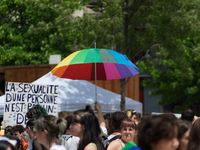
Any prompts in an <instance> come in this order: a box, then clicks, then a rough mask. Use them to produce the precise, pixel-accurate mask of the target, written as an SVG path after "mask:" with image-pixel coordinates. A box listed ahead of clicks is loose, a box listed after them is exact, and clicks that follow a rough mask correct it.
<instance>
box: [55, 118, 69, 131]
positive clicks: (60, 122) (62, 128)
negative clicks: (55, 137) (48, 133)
mask: <svg viewBox="0 0 200 150" xmlns="http://www.w3.org/2000/svg"><path fill="white" fill-rule="evenodd" d="M56 123H57V128H58V132H59V134H65V133H64V132H65V131H66V128H67V121H66V120H65V119H64V118H59V119H58V120H57V122H56Z"/></svg>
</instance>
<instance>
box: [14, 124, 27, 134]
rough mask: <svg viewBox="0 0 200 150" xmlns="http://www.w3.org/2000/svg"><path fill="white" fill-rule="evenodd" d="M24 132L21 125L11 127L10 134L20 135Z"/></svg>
mask: <svg viewBox="0 0 200 150" xmlns="http://www.w3.org/2000/svg"><path fill="white" fill-rule="evenodd" d="M25 130H26V129H25V128H24V127H23V126H22V125H15V126H13V127H12V133H13V132H17V131H19V133H20V134H21V133H22V132H24V131H25Z"/></svg>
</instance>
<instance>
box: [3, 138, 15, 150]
mask: <svg viewBox="0 0 200 150" xmlns="http://www.w3.org/2000/svg"><path fill="white" fill-rule="evenodd" d="M0 150H15V147H14V146H13V145H12V144H11V143H10V142H8V141H5V140H2V141H0Z"/></svg>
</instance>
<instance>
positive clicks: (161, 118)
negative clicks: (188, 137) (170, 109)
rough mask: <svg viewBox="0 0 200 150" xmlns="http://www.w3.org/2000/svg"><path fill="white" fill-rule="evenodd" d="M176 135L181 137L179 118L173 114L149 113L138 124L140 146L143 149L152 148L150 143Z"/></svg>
mask: <svg viewBox="0 0 200 150" xmlns="http://www.w3.org/2000/svg"><path fill="white" fill-rule="evenodd" d="M175 131H177V132H175ZM174 137H177V138H180V136H179V123H178V119H177V118H176V117H175V116H174V115H173V114H162V115H147V116H144V117H143V118H142V119H141V122H140V123H139V125H138V135H137V138H138V146H139V147H140V148H141V149H142V150H150V149H151V146H150V144H153V143H154V144H155V143H157V142H159V141H160V140H161V139H172V138H174Z"/></svg>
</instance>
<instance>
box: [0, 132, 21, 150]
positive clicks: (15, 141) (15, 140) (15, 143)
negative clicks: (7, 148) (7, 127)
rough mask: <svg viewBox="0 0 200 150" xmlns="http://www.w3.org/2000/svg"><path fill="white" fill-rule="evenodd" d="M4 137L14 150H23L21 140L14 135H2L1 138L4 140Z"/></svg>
mask: <svg viewBox="0 0 200 150" xmlns="http://www.w3.org/2000/svg"><path fill="white" fill-rule="evenodd" d="M4 137H5V138H8V139H9V140H11V141H9V142H10V143H11V144H12V145H13V146H14V147H15V150H19V149H23V145H22V143H21V140H20V139H19V138H18V137H16V136H14V135H4V136H3V137H2V138H4ZM0 139H1V137H0Z"/></svg>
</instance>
